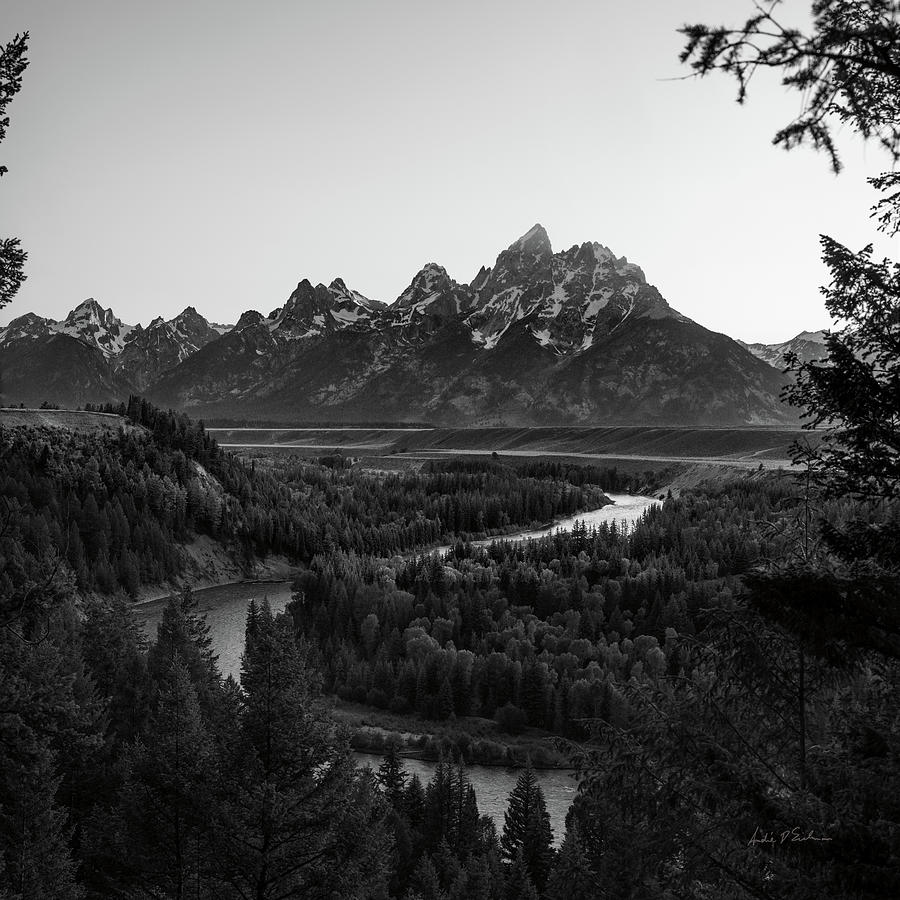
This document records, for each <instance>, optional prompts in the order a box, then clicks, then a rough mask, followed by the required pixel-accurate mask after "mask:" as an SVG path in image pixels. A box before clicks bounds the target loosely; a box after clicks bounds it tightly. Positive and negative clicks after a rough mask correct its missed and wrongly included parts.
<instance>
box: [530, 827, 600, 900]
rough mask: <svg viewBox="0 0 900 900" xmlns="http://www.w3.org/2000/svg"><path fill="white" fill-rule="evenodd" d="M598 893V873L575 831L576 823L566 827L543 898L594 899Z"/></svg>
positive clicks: (546, 899) (552, 899) (564, 899)
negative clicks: (592, 866)
mask: <svg viewBox="0 0 900 900" xmlns="http://www.w3.org/2000/svg"><path fill="white" fill-rule="evenodd" d="M598 893H599V884H598V879H597V874H596V872H594V870H593V869H592V868H591V863H590V859H589V858H588V855H587V853H585V851H584V848H583V847H582V846H581V840H580V838H579V834H578V828H577V826H574V825H573V826H571V827H570V828H568V829H567V830H566V836H565V839H564V840H563V842H562V846H561V847H560V848H559V852H558V853H557V854H556V858H555V859H554V860H553V866H552V868H551V869H550V877H549V878H548V879H547V888H546V890H545V892H544V897H545V900H593V898H594V897H596V896H597V895H598Z"/></svg>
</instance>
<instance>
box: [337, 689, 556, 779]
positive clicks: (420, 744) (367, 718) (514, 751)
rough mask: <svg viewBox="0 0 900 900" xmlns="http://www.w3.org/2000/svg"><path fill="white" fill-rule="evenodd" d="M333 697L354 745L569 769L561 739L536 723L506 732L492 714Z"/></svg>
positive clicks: (414, 755) (429, 757)
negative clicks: (424, 714)
mask: <svg viewBox="0 0 900 900" xmlns="http://www.w3.org/2000/svg"><path fill="white" fill-rule="evenodd" d="M333 699H334V707H333V710H332V712H333V714H334V717H335V718H336V719H337V720H338V721H339V722H341V723H343V724H344V725H346V726H347V727H348V728H349V729H350V730H351V732H352V737H351V744H352V745H353V748H354V749H355V750H358V751H360V752H363V753H371V754H374V755H376V756H378V755H381V754H383V753H384V752H385V751H386V750H387V748H388V747H390V746H391V745H392V744H395V745H397V746H398V748H399V750H400V755H401V756H403V757H406V758H408V759H421V760H426V761H428V762H436V761H437V760H438V759H440V758H441V757H442V756H443V757H447V758H453V759H462V760H463V761H464V762H466V763H467V764H473V765H480V766H488V767H490V766H498V767H503V768H522V767H524V766H525V765H527V764H528V762H529V761H530V762H531V765H532V766H533V767H534V768H535V769H547V770H551V769H571V768H572V760H571V758H570V756H569V754H567V753H566V752H564V750H563V747H564V745H565V741H563V740H562V739H561V738H558V737H556V736H555V735H553V734H551V733H550V732H549V731H544V730H543V729H540V728H526V729H524V731H523V732H522V733H521V734H517V735H513V734H508V733H506V732H504V731H502V730H501V728H500V726H499V725H498V724H497V723H496V722H495V721H494V720H493V719H485V718H482V717H480V716H460V717H455V716H454V717H453V718H451V719H448V720H446V721H443V722H439V721H434V720H431V719H422V718H420V717H419V716H416V715H404V714H400V713H393V712H389V711H388V710H382V709H377V708H375V707H373V706H366V705H365V704H362V703H352V702H349V701H345V700H340V699H338V698H333Z"/></svg>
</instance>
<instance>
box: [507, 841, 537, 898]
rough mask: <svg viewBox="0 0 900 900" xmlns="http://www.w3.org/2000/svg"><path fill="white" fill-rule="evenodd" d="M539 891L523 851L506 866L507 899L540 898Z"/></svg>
mask: <svg viewBox="0 0 900 900" xmlns="http://www.w3.org/2000/svg"><path fill="white" fill-rule="evenodd" d="M539 896H540V895H539V893H538V890H537V888H536V887H535V885H534V882H533V881H532V880H531V874H530V872H529V870H528V866H527V865H526V863H525V857H524V856H523V855H522V851H521V850H519V852H518V853H516V855H515V856H514V857H513V860H512V862H511V863H510V864H509V865H508V866H507V867H506V900H538V897H539Z"/></svg>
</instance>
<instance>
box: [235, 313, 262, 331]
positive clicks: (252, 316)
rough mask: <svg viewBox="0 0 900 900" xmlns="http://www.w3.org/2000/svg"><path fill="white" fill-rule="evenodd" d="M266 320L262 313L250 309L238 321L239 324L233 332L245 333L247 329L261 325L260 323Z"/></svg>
mask: <svg viewBox="0 0 900 900" xmlns="http://www.w3.org/2000/svg"><path fill="white" fill-rule="evenodd" d="M264 318H265V317H264V316H263V314H262V313H261V312H257V311H256V310H255V309H248V310H247V311H246V312H243V313H241V317H240V318H239V319H238V320H237V324H236V325H235V326H234V328H233V329H232V331H243V330H244V329H245V328H251V327H252V326H254V325H259V324H260V322H262V321H264Z"/></svg>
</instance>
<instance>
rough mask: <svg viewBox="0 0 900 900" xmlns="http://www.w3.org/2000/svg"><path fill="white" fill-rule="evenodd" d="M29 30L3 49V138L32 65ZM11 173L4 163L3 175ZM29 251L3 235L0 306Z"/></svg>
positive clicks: (18, 281)
mask: <svg viewBox="0 0 900 900" xmlns="http://www.w3.org/2000/svg"><path fill="white" fill-rule="evenodd" d="M27 49H28V32H27V31H26V32H25V33H24V34H17V35H16V36H15V37H14V38H13V39H12V40H11V41H10V42H9V43H8V44H6V45H5V46H4V47H3V48H2V49H0V141H2V140H3V139H4V138H5V137H6V129H7V128H8V127H9V116H7V115H6V107H7V105H8V104H9V102H10V100H12V98H13V97H14V96H15V95H16V94H17V93H18V92H19V90H20V88H21V87H22V73H23V72H24V71H25V67H26V66H27V65H28V59H27V58H26V56H25V51H26V50H27ZM6 172H7V168H6V166H4V165H2V164H0V177H2V176H3V175H5V174H6ZM27 256H28V254H27V253H25V251H24V250H23V249H22V246H21V244H20V242H19V239H18V238H0V307H3V306H6V304H7V303H9V302H10V300H12V298H13V297H14V296H15V295H16V291H18V290H19V288H20V287H21V285H22V282H23V281H24V280H25V260H26V259H27Z"/></svg>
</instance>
